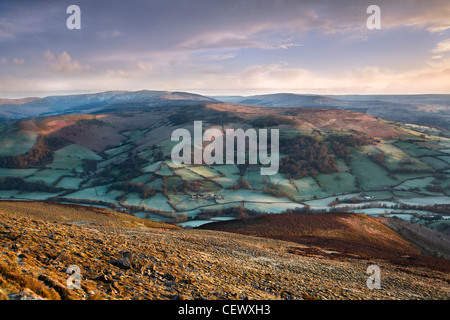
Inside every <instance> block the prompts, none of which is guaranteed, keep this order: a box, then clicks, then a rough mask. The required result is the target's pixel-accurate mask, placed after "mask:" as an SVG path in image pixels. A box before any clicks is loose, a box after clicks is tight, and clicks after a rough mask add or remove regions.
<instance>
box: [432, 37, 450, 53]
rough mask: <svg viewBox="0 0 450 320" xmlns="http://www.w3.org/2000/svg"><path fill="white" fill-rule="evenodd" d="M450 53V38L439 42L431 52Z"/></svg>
mask: <svg viewBox="0 0 450 320" xmlns="http://www.w3.org/2000/svg"><path fill="white" fill-rule="evenodd" d="M449 51H450V38H449V39H447V40H443V41H441V42H439V43H438V44H437V45H436V47H435V48H434V49H433V50H432V51H431V52H433V53H442V52H449Z"/></svg>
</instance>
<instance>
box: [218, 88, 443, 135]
mask: <svg viewBox="0 0 450 320" xmlns="http://www.w3.org/2000/svg"><path fill="white" fill-rule="evenodd" d="M214 98H215V99H217V100H220V101H224V102H233V103H245V104H253V105H262V106H268V107H283V108H286V107H288V108H298V107H304V108H312V107H313V108H338V109H344V110H354V111H358V112H362V113H366V114H369V115H373V116H377V117H380V118H384V119H387V120H391V121H399V122H406V123H412V124H417V125H425V126H437V127H442V128H445V129H446V130H448V129H450V97H449V95H439V94H437V95H331V96H322V95H301V94H292V93H277V94H267V95H255V96H247V97H244V96H229V97H228V96H217V97H214Z"/></svg>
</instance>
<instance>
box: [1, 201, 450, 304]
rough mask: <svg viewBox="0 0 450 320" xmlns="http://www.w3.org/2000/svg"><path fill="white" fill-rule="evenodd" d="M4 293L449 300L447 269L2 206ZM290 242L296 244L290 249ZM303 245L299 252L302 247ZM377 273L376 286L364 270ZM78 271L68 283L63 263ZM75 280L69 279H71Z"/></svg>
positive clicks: (46, 208)
mask: <svg viewBox="0 0 450 320" xmlns="http://www.w3.org/2000/svg"><path fill="white" fill-rule="evenodd" d="M0 243H1V245H0V297H1V298H2V299H41V298H43V299H448V298H449V296H450V286H449V281H450V276H449V273H448V272H444V271H438V270H432V269H430V268H427V267H420V268H419V267H414V265H413V263H411V264H409V265H397V264H395V263H393V262H390V261H388V260H384V259H366V258H355V259H352V258H351V257H348V256H347V257H346V258H345V259H330V258H328V257H327V255H314V254H303V253H304V252H307V250H305V249H306V248H308V247H309V246H310V245H309V244H308V245H302V244H300V243H294V242H289V241H282V240H274V239H266V238H260V237H254V236H248V235H240V234H233V233H227V232H220V231H210V230H181V229H178V228H174V227H173V226H170V225H165V224H158V223H154V224H153V223H152V222H148V221H145V220H141V219H138V218H134V217H131V216H127V215H123V214H119V213H115V212H112V211H108V210H102V209H96V210H93V209H90V208H87V207H79V206H66V205H61V204H50V203H47V204H46V203H39V202H27V203H25V202H23V203H22V202H14V203H13V202H3V201H2V202H1V203H0ZM292 248H297V249H298V251H297V252H295V251H294V252H293V251H292ZM302 249H303V250H302ZM371 264H376V265H378V266H379V267H380V270H381V289H379V290H369V289H368V288H367V286H366V282H367V278H368V277H369V275H368V274H366V269H367V267H368V266H369V265H371ZM72 265H76V266H78V267H79V268H80V274H81V280H80V283H79V288H74V289H69V288H68V284H69V285H70V284H72V285H73V284H74V283H68V282H67V279H68V277H69V274H67V273H66V271H67V269H68V268H69V267H70V266H72ZM75 284H76V283H75Z"/></svg>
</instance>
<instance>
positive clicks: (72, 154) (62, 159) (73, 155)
mask: <svg viewBox="0 0 450 320" xmlns="http://www.w3.org/2000/svg"><path fill="white" fill-rule="evenodd" d="M83 160H101V157H100V156H99V155H97V154H96V153H95V152H93V151H91V150H89V149H87V148H84V147H82V146H80V145H77V144H71V145H69V146H67V147H64V148H62V149H60V150H57V151H55V153H54V155H53V162H52V163H50V164H49V165H48V166H47V167H48V168H52V169H67V170H75V171H77V172H83Z"/></svg>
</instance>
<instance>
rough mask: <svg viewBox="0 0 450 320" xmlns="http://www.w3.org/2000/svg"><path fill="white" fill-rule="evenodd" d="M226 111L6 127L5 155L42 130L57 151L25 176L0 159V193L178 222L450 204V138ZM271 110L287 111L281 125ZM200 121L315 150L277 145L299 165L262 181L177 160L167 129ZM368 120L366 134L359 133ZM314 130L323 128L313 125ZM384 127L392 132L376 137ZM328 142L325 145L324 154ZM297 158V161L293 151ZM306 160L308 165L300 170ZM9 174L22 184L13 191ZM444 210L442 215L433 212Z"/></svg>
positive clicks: (246, 171) (254, 171)
mask: <svg viewBox="0 0 450 320" xmlns="http://www.w3.org/2000/svg"><path fill="white" fill-rule="evenodd" d="M223 107H224V106H210V105H208V106H207V107H203V106H193V107H192V108H190V109H189V112H187V113H186V110H185V109H177V108H173V109H166V110H164V113H161V112H160V111H158V110H157V109H155V110H156V111H145V112H142V111H130V112H126V113H124V114H120V115H119V116H118V115H116V114H114V113H113V114H106V115H97V116H86V117H84V116H76V115H71V116H68V117H67V119H65V118H64V117H63V116H58V117H55V118H52V117H47V118H44V119H41V120H30V121H28V120H27V121H24V122H23V123H22V122H18V123H15V124H14V123H9V124H2V125H1V126H0V130H1V132H2V133H4V134H2V135H1V139H3V140H1V139H0V145H1V146H2V151H1V152H3V154H5V153H6V152H9V153H11V155H19V154H21V153H23V152H27V151H29V150H30V149H31V148H33V147H35V146H33V144H34V143H36V139H37V133H39V134H43V133H47V134H48V137H47V138H46V139H53V140H45V143H46V147H47V148H49V149H50V151H51V152H50V153H49V152H48V150H46V149H45V148H44V149H43V150H36V154H38V155H39V154H40V153H39V152H41V151H42V153H43V154H42V157H44V160H42V161H41V162H39V161H38V162H36V161H35V162H31V163H32V164H31V165H30V164H29V165H23V167H21V168H17V167H14V166H13V165H11V164H10V163H8V162H5V160H3V163H6V164H7V165H6V166H1V164H2V162H0V197H2V199H14V198H20V199H48V198H51V199H53V200H60V201H66V202H67V201H74V202H77V203H85V204H88V205H99V206H111V207H115V208H116V209H117V210H122V211H127V212H128V213H131V214H136V213H137V212H139V215H144V216H145V214H148V215H149V216H152V217H155V216H158V217H160V219H164V220H170V219H173V222H174V223H183V222H188V221H192V220H195V219H200V220H202V221H204V220H206V221H207V220H208V219H204V215H203V213H204V212H206V211H209V213H208V214H209V215H210V217H211V218H213V217H216V216H217V215H219V216H223V215H225V216H226V215H229V216H230V217H235V216H236V215H240V214H248V213H249V212H250V213H251V214H254V212H259V213H277V214H279V213H282V212H284V211H286V210H288V211H296V212H306V211H307V210H312V211H313V212H315V211H314V210H316V211H318V212H323V211H326V212H329V211H337V210H340V209H343V208H352V210H364V209H370V208H373V209H379V207H380V206H384V207H387V209H399V208H397V207H396V206H401V207H405V208H406V207H407V206H411V205H414V206H422V207H423V206H426V205H434V204H437V205H442V204H448V202H449V201H447V198H448V197H449V193H448V190H449V189H450V172H449V170H450V153H449V152H448V150H450V140H449V139H448V138H445V137H444V133H443V131H442V130H440V129H439V130H437V129H433V128H428V127H426V126H411V125H406V124H401V123H391V122H382V123H381V122H379V120H377V119H375V118H370V117H366V116H361V115H358V116H359V117H361V118H358V119H359V120H358V121H362V122H361V123H360V124H358V125H355V124H351V122H349V121H347V120H348V118H345V119H343V121H344V122H342V125H343V126H344V127H345V129H343V128H337V127H335V126H334V125H330V124H329V123H327V122H326V121H324V119H323V117H328V116H333V117H341V116H342V115H340V112H339V111H336V110H334V111H327V112H325V111H323V110H322V111H323V112H322V111H320V112H319V111H317V110H315V109H308V108H307V109H302V110H295V109H289V110H282V109H271V108H259V107H255V108H250V107H243V108H242V110H239V112H238V110H235V111H236V112H235V113H230V111H233V110H234V108H236V106H232V105H227V107H229V108H231V109H229V110H225V109H223ZM169 110H170V111H169ZM180 112H183V113H182V114H183V116H180V115H181V113H180ZM273 112H275V113H277V112H281V114H277V115H276V116H275V117H274V116H273ZM346 115H347V116H349V115H350V113H349V114H347V113H346ZM351 115H352V116H355V115H356V113H351ZM197 117H202V118H205V120H204V121H205V123H208V126H210V127H217V128H221V124H223V122H224V121H229V123H227V124H226V125H225V127H230V128H238V127H240V126H241V125H243V124H244V127H246V128H247V127H251V125H250V124H253V125H258V126H261V127H266V126H272V125H273V126H275V127H278V128H280V137H281V138H282V139H294V140H295V139H303V140H302V143H303V145H306V146H307V147H308V148H310V149H302V148H303V145H298V147H297V150H289V148H287V147H288V146H289V145H281V148H282V150H280V155H281V159H280V161H281V162H280V165H281V166H283V165H284V163H283V161H286V160H287V159H290V157H291V158H292V159H290V160H289V161H292V166H291V168H290V170H284V171H283V170H282V168H280V170H279V172H278V173H277V174H275V175H270V176H265V175H261V173H260V166H259V165H245V166H243V165H194V164H174V163H173V162H172V161H171V160H170V153H171V149H172V147H173V146H174V142H173V141H170V133H171V132H172V131H173V129H175V128H179V127H184V128H188V130H190V131H191V133H192V132H193V131H192V124H193V121H194V120H196V119H197ZM294 118H295V121H293V120H292V119H294ZM333 119H335V118H333ZM341 120H342V119H341ZM333 121H334V120H333ZM372 121H373V123H372ZM363 124H364V125H369V127H370V128H369V127H368V129H367V130H364V126H363ZM315 126H316V128H320V130H318V129H317V130H316V129H313V128H314V127H315ZM317 126H318V127H317ZM18 128H20V129H18ZM381 128H383V129H389V130H388V131H389V132H391V133H394V132H396V133H395V134H392V135H389V136H388V135H386V132H385V133H384V134H382V135H381V136H378V135H375V133H376V132H379V131H380V130H381ZM204 129H205V128H204ZM379 129H380V130H379ZM396 130H397V131H396ZM380 132H381V131H380ZM87 137H89V139H88V138H87ZM83 139H84V140H83ZM308 139H313V140H308ZM87 140H92V141H87ZM283 141H284V140H283ZM291 141H293V140H291ZM312 141H315V142H314V143H313V142H312ZM322 142H323V144H324V145H323V146H326V148H325V149H320V148H322V147H323V146H322V145H321V144H320V143H322ZM291 143H292V142H291ZM294 143H295V142H294ZM14 146H16V147H17V148H16V149H14ZM283 148H284V149H283ZM297 151H300V154H299V155H295V152H297ZM294 155H295V157H299V158H295V157H294ZM1 156H2V154H0V161H2V159H1ZM13 158H14V157H13ZM27 160H28V158H24V159H22V158H20V157H19V158H18V160H17V162H16V163H13V164H14V165H21V164H22V163H25V164H26V161H27ZM318 160H319V161H324V163H326V165H324V166H321V164H320V163H317V161H318ZM8 161H9V160H8ZM300 163H304V164H307V165H305V166H304V167H299V164H300ZM308 166H310V167H308ZM11 178H14V179H16V180H14V181H12V182H13V183H11V180H8V179H11ZM2 179H3V180H2ZM5 179H6V180H5ZM20 179H22V180H20ZM2 181H3V183H2ZM420 199H424V201H423V202H421V200H420ZM433 201H438V202H433ZM233 208H235V209H234V211H230V210H231V209H233ZM236 208H237V209H236ZM239 208H240V209H239ZM225 209H229V211H226V210H225ZM409 209H410V208H409ZM416 209H417V210H421V209H422V210H423V211H425V212H430V211H427V210H425V209H424V208H416ZM302 210H303V211H302ZM439 210H443V209H442V208H440V209H439V208H438V209H437V211H436V210H435V211H436V212H434V213H438V212H440V211H439ZM202 217H203V218H202ZM186 220H188V221H186Z"/></svg>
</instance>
